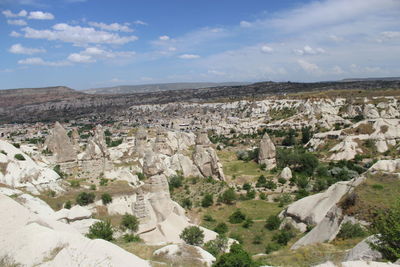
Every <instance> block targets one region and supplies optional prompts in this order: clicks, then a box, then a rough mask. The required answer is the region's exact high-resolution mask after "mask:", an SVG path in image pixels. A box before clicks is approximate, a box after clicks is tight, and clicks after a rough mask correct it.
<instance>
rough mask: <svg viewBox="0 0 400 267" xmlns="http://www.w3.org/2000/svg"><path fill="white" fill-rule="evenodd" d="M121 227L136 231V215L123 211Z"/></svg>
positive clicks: (137, 222) (137, 225) (137, 223)
mask: <svg viewBox="0 0 400 267" xmlns="http://www.w3.org/2000/svg"><path fill="white" fill-rule="evenodd" d="M121 228H122V229H123V230H126V229H127V230H130V231H132V232H136V231H137V230H138V228H139V220H138V218H137V217H136V216H134V215H131V214H128V213H125V214H124V216H122V220H121Z"/></svg>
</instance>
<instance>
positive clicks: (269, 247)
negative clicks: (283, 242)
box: [265, 242, 281, 254]
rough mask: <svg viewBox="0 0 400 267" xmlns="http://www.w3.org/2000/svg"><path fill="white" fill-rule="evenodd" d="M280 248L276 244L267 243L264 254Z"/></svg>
mask: <svg viewBox="0 0 400 267" xmlns="http://www.w3.org/2000/svg"><path fill="white" fill-rule="evenodd" d="M280 248H281V246H280V245H279V244H277V243H273V242H272V243H268V245H267V246H266V247H265V254H269V253H271V252H274V251H277V250H279V249H280Z"/></svg>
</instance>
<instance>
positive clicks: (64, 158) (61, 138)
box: [45, 122, 77, 163]
mask: <svg viewBox="0 0 400 267" xmlns="http://www.w3.org/2000/svg"><path fill="white" fill-rule="evenodd" d="M45 146H46V147H47V149H49V150H50V151H51V152H53V155H54V156H55V161H56V162H57V163H64V162H70V161H76V157H77V151H76V148H75V146H74V145H73V143H72V142H71V140H70V138H69V137H68V135H67V131H66V130H65V129H64V127H63V126H62V125H61V124H60V123H59V122H56V123H55V124H54V127H53V129H52V131H51V134H50V135H49V136H48V138H47V139H46V142H45Z"/></svg>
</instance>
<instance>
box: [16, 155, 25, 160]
mask: <svg viewBox="0 0 400 267" xmlns="http://www.w3.org/2000/svg"><path fill="white" fill-rule="evenodd" d="M14 158H15V159H17V160H25V157H24V156H23V155H22V154H15V155H14Z"/></svg>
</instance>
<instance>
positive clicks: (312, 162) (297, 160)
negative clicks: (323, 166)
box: [276, 149, 319, 176]
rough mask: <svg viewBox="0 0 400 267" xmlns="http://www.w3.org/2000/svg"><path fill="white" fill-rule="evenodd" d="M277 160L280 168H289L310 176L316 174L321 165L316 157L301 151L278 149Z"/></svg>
mask: <svg viewBox="0 0 400 267" xmlns="http://www.w3.org/2000/svg"><path fill="white" fill-rule="evenodd" d="M276 159H277V165H278V167H279V168H284V167H286V166H288V167H290V169H292V170H293V171H296V172H301V173H304V174H306V175H308V176H311V175H312V174H313V173H314V170H315V169H316V168H317V167H318V164H319V161H318V158H317V157H316V156H314V155H313V154H311V153H309V152H306V151H303V150H300V149H278V150H277V156H276Z"/></svg>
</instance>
